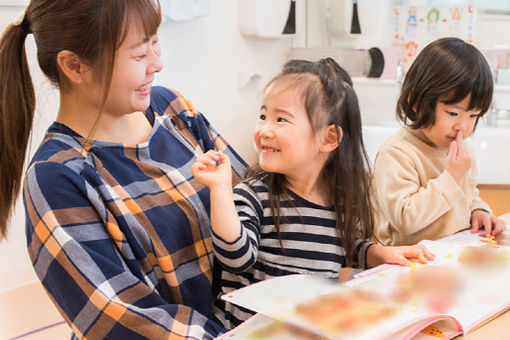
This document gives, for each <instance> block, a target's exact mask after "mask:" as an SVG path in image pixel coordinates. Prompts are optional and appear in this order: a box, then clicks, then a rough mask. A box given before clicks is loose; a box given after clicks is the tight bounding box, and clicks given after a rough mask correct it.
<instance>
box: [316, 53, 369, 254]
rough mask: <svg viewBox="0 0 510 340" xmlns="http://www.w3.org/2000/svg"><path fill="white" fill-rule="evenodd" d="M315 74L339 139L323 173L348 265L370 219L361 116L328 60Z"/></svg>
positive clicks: (343, 75) (347, 82) (344, 78)
mask: <svg viewBox="0 0 510 340" xmlns="http://www.w3.org/2000/svg"><path fill="white" fill-rule="evenodd" d="M319 64H320V65H321V67H320V71H319V72H318V74H319V77H320V80H321V83H322V85H323V88H324V92H325V95H326V107H329V108H330V109H331V114H330V117H331V121H329V122H327V124H328V125H330V124H334V125H335V126H336V127H337V129H342V132H343V137H342V141H341V143H339V146H338V148H337V149H336V150H335V151H334V152H333V153H332V155H331V157H330V159H329V161H328V162H327V163H326V165H325V167H324V170H323V173H322V175H323V177H324V180H325V182H326V183H328V189H329V196H330V199H331V201H332V202H333V205H334V207H335V212H336V215H337V222H336V223H337V229H338V232H339V236H340V239H341V241H342V246H343V247H344V248H345V250H346V262H347V264H352V262H353V256H354V252H355V249H354V243H355V240H356V238H360V239H363V240H366V239H368V238H370V236H371V235H372V230H373V225H374V217H373V208H372V203H371V202H372V200H371V192H372V189H371V181H370V165H369V164H370V163H369V161H368V157H367V153H366V150H365V147H364V144H363V135H362V128H361V113H360V109H359V105H358V99H357V96H356V94H355V92H354V90H353V88H352V80H351V78H350V77H349V75H348V74H347V72H346V71H345V70H343V69H342V68H341V67H340V66H339V65H338V64H337V63H336V62H335V61H333V60H332V59H331V58H327V59H324V60H321V61H320V62H319Z"/></svg>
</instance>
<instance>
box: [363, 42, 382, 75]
mask: <svg viewBox="0 0 510 340" xmlns="http://www.w3.org/2000/svg"><path fill="white" fill-rule="evenodd" d="M368 53H369V54H370V59H371V61H372V63H371V64H370V70H369V71H368V74H367V77H368V78H379V77H380V76H381V74H382V73H383V71H384V55H383V53H382V51H381V50H380V49H379V48H377V47H372V48H371V49H369V50H368Z"/></svg>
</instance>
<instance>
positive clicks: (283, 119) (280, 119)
mask: <svg viewBox="0 0 510 340" xmlns="http://www.w3.org/2000/svg"><path fill="white" fill-rule="evenodd" d="M276 121H277V122H278V123H284V122H288V120H287V119H285V118H282V117H278V119H277V120H276Z"/></svg>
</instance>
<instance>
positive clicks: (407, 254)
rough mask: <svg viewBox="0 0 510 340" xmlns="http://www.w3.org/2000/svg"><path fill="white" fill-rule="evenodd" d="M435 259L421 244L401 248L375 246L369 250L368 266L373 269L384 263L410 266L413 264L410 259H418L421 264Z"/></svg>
mask: <svg viewBox="0 0 510 340" xmlns="http://www.w3.org/2000/svg"><path fill="white" fill-rule="evenodd" d="M434 257H435V255H434V254H432V253H431V252H429V251H428V250H427V248H425V246H423V245H421V244H417V245H414V246H401V247H387V246H383V245H379V244H374V245H373V246H371V247H370V248H368V253H367V266H368V267H369V268H372V267H375V266H378V265H380V264H383V263H388V264H398V265H401V266H409V265H410V264H411V262H410V261H409V259H416V260H418V261H419V262H421V263H427V261H430V260H433V259H434Z"/></svg>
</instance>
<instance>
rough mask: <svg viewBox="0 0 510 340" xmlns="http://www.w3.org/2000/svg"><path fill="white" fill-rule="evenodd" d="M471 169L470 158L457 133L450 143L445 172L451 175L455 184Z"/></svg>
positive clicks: (460, 136) (460, 134)
mask: <svg viewBox="0 0 510 340" xmlns="http://www.w3.org/2000/svg"><path fill="white" fill-rule="evenodd" d="M470 168H471V157H470V156H469V154H468V153H467V152H466V150H465V149H464V145H463V144H462V133H461V132H460V131H457V134H456V135H455V140H454V141H453V142H451V144H450V148H449V149H448V156H447V159H446V170H448V172H449V173H450V175H452V177H453V178H454V179H455V181H456V182H457V183H459V182H460V180H461V179H462V178H463V177H464V176H465V175H466V174H467V172H468V171H469V169H470Z"/></svg>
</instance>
